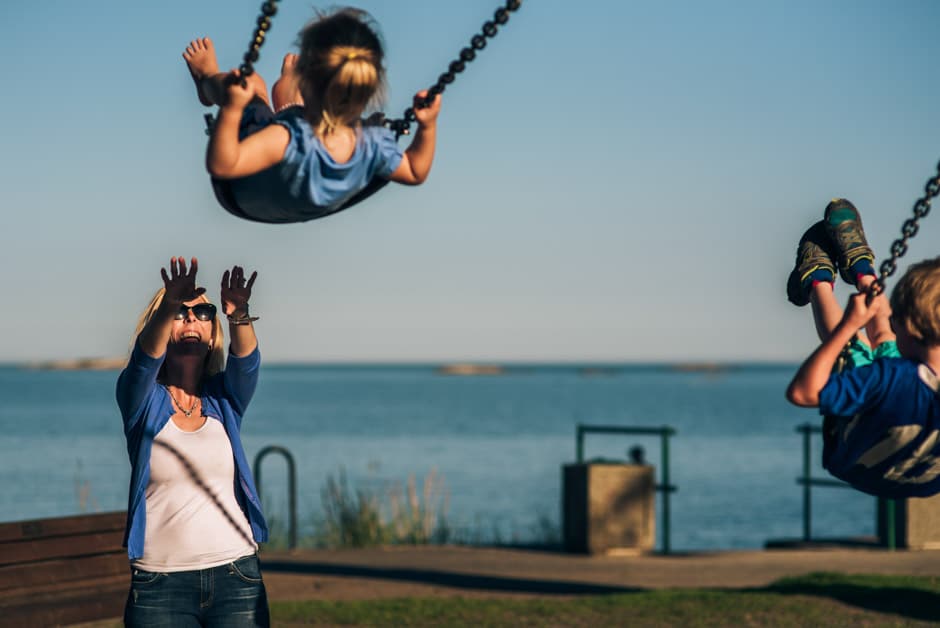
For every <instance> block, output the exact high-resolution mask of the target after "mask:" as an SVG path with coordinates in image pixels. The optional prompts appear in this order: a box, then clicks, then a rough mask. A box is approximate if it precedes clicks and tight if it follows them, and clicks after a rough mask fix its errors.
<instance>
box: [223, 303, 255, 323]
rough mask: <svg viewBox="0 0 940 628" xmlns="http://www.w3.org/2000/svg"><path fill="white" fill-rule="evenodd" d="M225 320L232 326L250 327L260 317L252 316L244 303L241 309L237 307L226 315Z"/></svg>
mask: <svg viewBox="0 0 940 628" xmlns="http://www.w3.org/2000/svg"><path fill="white" fill-rule="evenodd" d="M225 318H227V319H228V322H229V323H230V324H232V325H250V324H251V323H252V322H254V321H256V320H258V319H259V318H260V317H258V316H252V315H251V314H250V313H249V311H248V304H247V303H245V304H244V305H242V306H241V307H237V308H235V309H234V310H232V311H231V312H229V313H228V314H226V315H225Z"/></svg>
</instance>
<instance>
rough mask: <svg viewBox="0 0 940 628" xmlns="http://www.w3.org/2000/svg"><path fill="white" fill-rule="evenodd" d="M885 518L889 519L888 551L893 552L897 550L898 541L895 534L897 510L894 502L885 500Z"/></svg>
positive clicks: (887, 529) (886, 530)
mask: <svg viewBox="0 0 940 628" xmlns="http://www.w3.org/2000/svg"><path fill="white" fill-rule="evenodd" d="M885 516H886V517H887V518H888V521H887V525H886V529H885V532H886V533H887V535H888V551H891V552H893V551H894V550H895V549H896V548H897V540H896V539H895V538H894V533H895V521H894V516H895V508H894V500H893V499H886V500H885Z"/></svg>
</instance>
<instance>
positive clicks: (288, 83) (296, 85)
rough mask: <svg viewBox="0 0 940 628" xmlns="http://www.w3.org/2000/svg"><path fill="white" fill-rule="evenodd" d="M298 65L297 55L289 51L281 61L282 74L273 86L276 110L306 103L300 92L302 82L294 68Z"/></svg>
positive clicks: (272, 92)
mask: <svg viewBox="0 0 940 628" xmlns="http://www.w3.org/2000/svg"><path fill="white" fill-rule="evenodd" d="M296 66H297V55H295V54H293V53H288V54H286V55H284V61H283V62H282V63H281V76H280V78H278V79H277V80H276V81H275V82H274V87H272V88H271V100H272V101H273V102H274V110H275V111H280V110H281V109H284V108H285V107H290V106H291V105H300V106H301V107H302V106H303V104H304V97H303V96H302V95H301V93H300V82H299V80H298V79H297V73H296V72H295V71H294V68H295V67H296Z"/></svg>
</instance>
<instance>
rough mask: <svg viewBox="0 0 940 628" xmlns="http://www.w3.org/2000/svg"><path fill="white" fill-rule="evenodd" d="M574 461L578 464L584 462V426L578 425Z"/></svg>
mask: <svg viewBox="0 0 940 628" xmlns="http://www.w3.org/2000/svg"><path fill="white" fill-rule="evenodd" d="M575 459H576V460H577V462H578V464H581V463H582V462H584V426H583V425H581V424H580V423H579V424H578V429H577V435H576V436H575Z"/></svg>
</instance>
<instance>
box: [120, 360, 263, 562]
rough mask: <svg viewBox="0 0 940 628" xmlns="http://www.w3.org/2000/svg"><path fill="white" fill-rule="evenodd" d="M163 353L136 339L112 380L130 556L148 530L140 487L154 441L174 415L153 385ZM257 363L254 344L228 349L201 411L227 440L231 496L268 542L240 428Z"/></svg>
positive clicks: (256, 532)
mask: <svg viewBox="0 0 940 628" xmlns="http://www.w3.org/2000/svg"><path fill="white" fill-rule="evenodd" d="M165 357H166V355H165V354H164V355H163V356H161V357H159V358H152V357H150V356H149V355H147V354H146V353H145V352H144V350H143V349H141V348H140V343H139V342H136V343H135V344H134V350H133V351H132V352H131V358H130V360H129V361H128V364H127V367H126V368H125V369H124V370H123V371H121V375H120V376H119V377H118V381H117V393H116V394H117V404H118V408H120V410H121V417H122V418H123V420H124V436H125V437H126V438H127V454H128V456H129V457H130V461H131V483H130V490H129V493H128V498H127V502H128V503H127V526H126V528H125V530H124V546H125V547H127V555H128V557H129V558H130V559H131V560H136V559H138V558H140V557H141V556H143V553H144V531H145V530H146V528H147V526H146V521H147V508H146V504H145V500H144V491H145V489H146V488H147V483H148V482H149V480H150V451H151V448H152V446H153V439H154V437H155V436H156V435H157V434H158V433H159V432H160V430H162V429H163V427H164V426H165V425H166V423H167V421H169V420H170V417H171V416H173V414H174V413H175V409H174V408H173V402H172V401H171V400H170V394H169V392H168V391H167V389H166V388H164V387H163V386H161V385H160V384H157V373H159V371H160V366H161V365H162V364H163V360H164V358H165ZM260 365H261V353H260V352H259V351H258V349H257V348H256V349H255V350H254V351H253V352H251V353H250V354H248V355H246V356H245V357H241V358H239V357H237V356H234V355H232V354H231V353H229V356H228V361H227V362H226V365H225V370H224V371H223V372H221V373H218V374H216V375H214V376H212V377H211V378H209V380H208V381H207V382H206V384H205V386H204V388H203V393H202V411H203V413H204V414H205V415H206V416H207V417H209V418H210V419H215V420H218V421H221V422H222V425H223V426H224V428H225V433H226V434H228V438H229V441H230V442H231V444H232V452H233V454H234V456H235V474H236V478H235V480H236V482H235V485H234V488H235V497H236V499H237V500H238V503H239V504H240V505H241V508H242V511H243V512H244V513H245V516H246V517H247V518H248V522H249V524H251V532H252V536H253V537H254V539H255V541H256V542H258V543H262V542H264V541H267V540H268V526H267V523H265V521H264V514H263V513H262V510H261V503H260V501H259V500H258V491H257V489H255V483H254V480H253V479H252V477H251V468H250V467H249V465H248V459H247V458H246V457H245V450H244V448H243V447H242V442H241V436H240V433H239V430H240V429H241V424H242V414H243V413H244V412H245V408H246V407H247V406H248V402H249V401H250V400H251V397H252V395H253V394H254V392H255V386H256V385H257V384H258V368H259V367H260Z"/></svg>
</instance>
